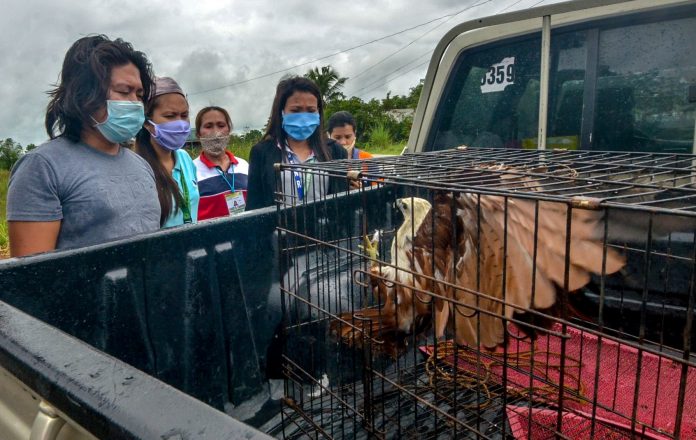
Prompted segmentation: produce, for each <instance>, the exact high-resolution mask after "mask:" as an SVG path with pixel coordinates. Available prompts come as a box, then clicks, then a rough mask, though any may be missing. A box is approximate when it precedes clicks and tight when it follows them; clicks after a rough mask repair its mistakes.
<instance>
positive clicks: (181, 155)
mask: <svg viewBox="0 0 696 440" xmlns="http://www.w3.org/2000/svg"><path fill="white" fill-rule="evenodd" d="M174 159H176V163H175V164H174V169H173V170H172V177H173V178H174V181H175V182H176V183H177V185H179V191H180V192H181V195H182V197H184V203H185V204H186V205H187V206H188V211H189V212H190V213H191V222H192V223H196V222H197V221H198V200H199V199H200V194H199V193H198V179H197V178H196V166H195V165H194V164H193V160H192V159H191V156H189V154H188V153H187V152H186V151H184V150H183V149H181V150H176V151H175V152H174ZM184 184H186V188H184V187H183V185H184ZM187 192H188V199H187V198H186V197H185V194H186V193H187ZM183 224H184V210H183V209H182V207H181V206H180V207H179V209H177V210H176V212H174V213H172V215H170V216H169V218H168V219H167V221H166V222H164V226H162V227H163V228H171V227H172V226H180V225H183Z"/></svg>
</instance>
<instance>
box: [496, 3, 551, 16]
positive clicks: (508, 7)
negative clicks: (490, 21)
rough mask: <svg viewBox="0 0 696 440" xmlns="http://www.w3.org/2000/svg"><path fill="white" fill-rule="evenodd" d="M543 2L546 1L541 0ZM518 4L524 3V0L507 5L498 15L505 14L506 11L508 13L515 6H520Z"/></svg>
mask: <svg viewBox="0 0 696 440" xmlns="http://www.w3.org/2000/svg"><path fill="white" fill-rule="evenodd" d="M541 1H544V0H541ZM518 3H522V0H517V1H516V2H515V3H512V4H509V5H507V6H506V7H504V8H503V9H501V10H500V11H498V12H496V14H500V13H502V12H505V11H507V10H508V9H510V8H512V7H513V6H515V5H516V4H518Z"/></svg>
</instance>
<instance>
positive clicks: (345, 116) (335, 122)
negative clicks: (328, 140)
mask: <svg viewBox="0 0 696 440" xmlns="http://www.w3.org/2000/svg"><path fill="white" fill-rule="evenodd" d="M344 125H350V126H351V127H353V132H354V133H357V132H358V127H357V125H356V123H355V118H354V117H353V115H351V114H350V113H349V112H347V111H340V112H336V113H334V114H333V115H331V117H330V118H329V134H331V132H332V131H333V130H334V128H336V127H343V126H344Z"/></svg>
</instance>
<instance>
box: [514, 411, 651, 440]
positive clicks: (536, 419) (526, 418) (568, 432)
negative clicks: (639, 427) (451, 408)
mask: <svg viewBox="0 0 696 440" xmlns="http://www.w3.org/2000/svg"><path fill="white" fill-rule="evenodd" d="M506 413H507V417H508V421H509V422H510V428H511V429H512V433H513V435H514V436H515V438H517V439H533V440H555V439H556V438H558V436H557V435H556V423H557V420H558V412H557V411H556V410H552V409H540V408H533V409H532V410H531V414H530V410H529V407H526V406H516V405H508V406H507V409H506ZM561 434H562V435H564V436H565V437H567V438H570V439H573V440H591V439H602V440H628V439H630V438H631V433H630V426H621V425H618V424H616V423H615V422H613V421H611V420H606V419H603V418H601V417H595V423H594V428H593V427H592V421H591V419H589V418H587V417H585V416H582V415H578V414H574V413H571V412H568V411H564V412H563V423H562V424H561ZM646 437H648V438H654V439H661V438H662V436H658V437H655V436H652V435H646Z"/></svg>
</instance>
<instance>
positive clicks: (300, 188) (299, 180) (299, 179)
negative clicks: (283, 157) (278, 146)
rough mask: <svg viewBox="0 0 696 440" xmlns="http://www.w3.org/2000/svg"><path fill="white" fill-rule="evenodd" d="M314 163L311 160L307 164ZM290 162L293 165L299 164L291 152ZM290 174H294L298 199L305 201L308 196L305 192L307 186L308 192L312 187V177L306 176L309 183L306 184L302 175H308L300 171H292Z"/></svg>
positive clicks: (289, 155) (289, 153) (289, 154)
mask: <svg viewBox="0 0 696 440" xmlns="http://www.w3.org/2000/svg"><path fill="white" fill-rule="evenodd" d="M313 161H314V158H311V159H309V160H307V161H306V162H313ZM288 162H289V163H291V164H294V163H299V162H298V161H296V160H295V158H294V157H293V155H292V153H291V152H290V151H288ZM290 172H291V173H292V177H293V179H294V180H295V188H296V189H297V197H298V198H299V199H300V200H302V201H304V200H305V195H306V194H305V191H304V189H305V186H307V190H309V187H310V185H311V182H312V181H311V180H309V179H310V176H306V177H307V182H304V180H303V176H302V174H306V173H300V172H299V171H290Z"/></svg>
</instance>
